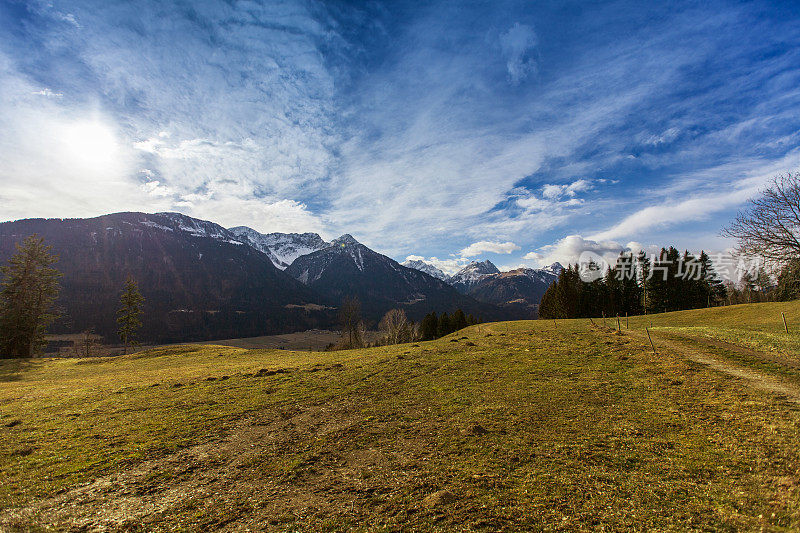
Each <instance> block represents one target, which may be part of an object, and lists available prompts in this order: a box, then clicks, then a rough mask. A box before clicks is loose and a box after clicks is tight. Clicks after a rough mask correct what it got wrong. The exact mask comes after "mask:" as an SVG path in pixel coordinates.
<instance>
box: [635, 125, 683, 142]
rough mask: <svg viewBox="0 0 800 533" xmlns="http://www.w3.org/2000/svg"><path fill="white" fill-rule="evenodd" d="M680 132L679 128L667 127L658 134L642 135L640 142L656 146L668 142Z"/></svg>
mask: <svg viewBox="0 0 800 533" xmlns="http://www.w3.org/2000/svg"><path fill="white" fill-rule="evenodd" d="M680 132H681V130H680V129H678V128H669V129H667V130H664V131H663V132H662V133H660V134H658V135H646V136H643V140H642V142H643V143H644V144H651V145H653V146H658V145H661V144H669V143H671V142H672V141H674V140H675V139H677V138H678V135H680Z"/></svg>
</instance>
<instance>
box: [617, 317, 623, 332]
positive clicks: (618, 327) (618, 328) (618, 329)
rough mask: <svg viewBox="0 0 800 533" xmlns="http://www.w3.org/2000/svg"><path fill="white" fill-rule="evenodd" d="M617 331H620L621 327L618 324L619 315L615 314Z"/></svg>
mask: <svg viewBox="0 0 800 533" xmlns="http://www.w3.org/2000/svg"><path fill="white" fill-rule="evenodd" d="M617 331H620V332H621V331H622V328H621V327H620V325H619V315H617Z"/></svg>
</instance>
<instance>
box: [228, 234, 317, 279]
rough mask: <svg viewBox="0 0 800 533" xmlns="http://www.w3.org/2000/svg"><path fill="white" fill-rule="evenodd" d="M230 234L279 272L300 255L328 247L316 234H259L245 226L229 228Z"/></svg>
mask: <svg viewBox="0 0 800 533" xmlns="http://www.w3.org/2000/svg"><path fill="white" fill-rule="evenodd" d="M229 231H230V232H231V233H233V234H234V235H236V236H237V238H239V239H241V240H243V241H244V242H246V243H247V244H249V245H250V246H252V247H253V248H255V249H256V250H258V251H260V252H263V253H264V254H266V255H267V257H269V258H270V260H271V261H272V264H273V265H275V266H276V267H278V268H280V269H281V270H285V269H286V267H288V266H289V265H291V264H292V262H293V261H294V260H295V259H297V258H298V257H300V256H301V255H306V254H310V253H311V252H316V251H317V250H321V249H323V248H326V247H327V246H328V243H327V242H325V241H324V240H322V237H320V236H319V235H317V234H316V233H259V232H257V231H256V230H254V229H251V228H248V227H247V226H237V227H235V228H230V230H229Z"/></svg>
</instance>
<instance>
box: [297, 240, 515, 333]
mask: <svg viewBox="0 0 800 533" xmlns="http://www.w3.org/2000/svg"><path fill="white" fill-rule="evenodd" d="M285 272H286V273H287V274H290V275H291V276H293V277H294V278H296V279H297V280H299V281H301V282H302V283H305V284H306V285H308V286H309V287H310V288H312V289H314V290H315V291H317V292H319V293H321V294H322V295H324V296H325V297H326V298H328V301H329V302H330V303H331V304H332V305H338V303H339V302H340V301H341V300H342V299H343V298H345V297H347V296H357V297H358V298H359V299H360V301H361V305H362V310H363V312H364V315H365V317H366V318H368V319H370V320H373V321H376V320H378V319H380V317H381V316H382V315H383V313H385V312H386V311H388V310H389V309H392V308H395V307H402V308H404V309H406V311H407V312H408V313H409V315H411V316H412V318H414V319H415V320H419V319H420V318H422V316H424V315H425V314H426V313H428V312H430V311H437V312H442V311H454V310H455V309H457V308H459V307H460V308H461V309H463V310H464V312H466V313H472V314H474V315H475V316H482V317H483V318H485V319H487V320H488V319H492V318H500V317H503V316H505V315H504V314H503V312H502V311H501V310H500V309H499V308H497V307H495V306H492V305H487V304H481V303H479V302H477V301H475V300H474V299H472V298H470V297H467V296H464V295H462V294H459V293H458V292H457V291H456V290H455V289H454V288H453V287H451V286H449V285H448V284H447V283H445V282H443V281H441V280H438V279H436V278H434V277H433V276H430V275H428V274H426V273H424V272H420V271H419V270H415V269H413V268H407V267H404V266H403V265H401V264H399V263H398V262H397V261H395V260H393V259H391V258H389V257H386V256H385V255H382V254H379V253H377V252H375V251H373V250H371V249H369V248H367V247H366V246H364V245H363V244H361V243H359V242H358V241H356V240H355V239H354V238H353V237H352V236H350V235H342V236H341V237H339V238H338V239H336V240H334V241H333V242H331V243H330V246H328V247H327V248H324V249H322V250H318V251H316V252H313V253H310V254H308V255H303V256H300V257H298V258H297V259H295V260H294V262H293V263H292V264H291V265H290V266H289V268H287V269H286V271H285Z"/></svg>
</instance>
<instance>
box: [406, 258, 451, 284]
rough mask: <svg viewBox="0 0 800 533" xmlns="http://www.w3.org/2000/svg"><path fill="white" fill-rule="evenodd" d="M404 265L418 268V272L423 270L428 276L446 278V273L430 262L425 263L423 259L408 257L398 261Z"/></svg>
mask: <svg viewBox="0 0 800 533" xmlns="http://www.w3.org/2000/svg"><path fill="white" fill-rule="evenodd" d="M400 264H401V265H403V266H404V267H408V268H413V269H414V270H419V271H420V272H425V273H426V274H428V275H429V276H433V277H434V278H436V279H440V280H442V281H445V280H447V274H445V273H444V272H442V271H441V270H439V269H438V268H436V267H435V266H433V265H432V264H430V263H426V262H425V261H422V260H419V259H409V260H407V261H404V262H402V263H400Z"/></svg>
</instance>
